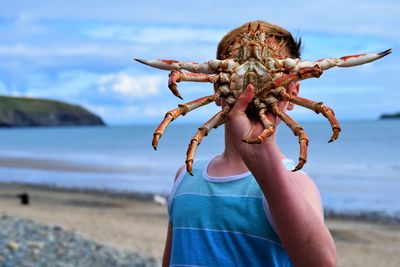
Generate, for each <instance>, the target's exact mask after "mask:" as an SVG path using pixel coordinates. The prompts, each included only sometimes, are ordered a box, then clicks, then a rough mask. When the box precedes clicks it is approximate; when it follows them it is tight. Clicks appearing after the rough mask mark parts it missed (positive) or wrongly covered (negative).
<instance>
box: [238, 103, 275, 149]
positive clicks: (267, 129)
mask: <svg viewBox="0 0 400 267" xmlns="http://www.w3.org/2000/svg"><path fill="white" fill-rule="evenodd" d="M265 113H266V109H265V108H263V109H260V111H259V113H258V114H259V116H260V119H261V122H262V124H263V125H264V130H263V131H262V132H261V134H259V135H258V136H257V137H256V138H253V139H250V137H249V136H250V135H251V131H250V132H249V135H248V136H247V137H246V138H245V139H243V140H242V141H243V142H246V143H248V144H260V143H262V142H263V141H264V140H265V139H267V138H268V137H270V136H271V135H272V134H273V133H274V131H275V125H274V124H273V123H272V121H271V120H270V119H269V118H268V116H267V115H266V114H265Z"/></svg>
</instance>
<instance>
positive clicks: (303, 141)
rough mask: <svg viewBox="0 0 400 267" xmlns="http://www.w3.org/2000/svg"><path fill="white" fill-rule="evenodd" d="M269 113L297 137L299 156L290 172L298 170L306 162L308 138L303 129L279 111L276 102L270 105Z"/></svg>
mask: <svg viewBox="0 0 400 267" xmlns="http://www.w3.org/2000/svg"><path fill="white" fill-rule="evenodd" d="M270 107H271V111H272V113H273V114H275V115H276V116H278V117H279V118H280V119H281V120H282V121H283V122H284V123H285V124H286V125H287V126H288V127H289V128H290V129H292V131H293V133H294V135H295V136H297V137H299V144H300V156H299V163H297V166H296V167H295V168H294V170H292V171H298V170H300V169H301V168H302V167H303V166H304V164H305V163H306V161H307V145H308V137H307V134H306V133H305V132H304V130H303V127H301V126H300V125H299V124H298V123H297V122H296V121H295V120H293V119H292V118H291V117H290V116H289V115H287V114H286V113H285V112H283V111H281V110H280V109H279V107H278V102H274V103H272V104H271V105H270Z"/></svg>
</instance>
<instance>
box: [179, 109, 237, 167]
mask: <svg viewBox="0 0 400 267" xmlns="http://www.w3.org/2000/svg"><path fill="white" fill-rule="evenodd" d="M230 110H231V108H230V107H229V106H225V107H224V108H223V109H222V110H221V111H220V112H218V113H217V114H215V115H214V116H213V117H212V118H211V119H209V120H208V121H207V122H206V123H205V124H204V125H203V126H201V127H199V130H198V131H197V133H196V134H195V135H194V136H193V137H192V140H191V141H190V144H189V148H188V150H187V153H186V170H187V172H188V173H189V174H190V175H193V173H192V170H193V161H194V154H195V153H196V150H197V147H198V146H199V145H200V143H201V140H202V139H203V137H204V136H207V135H208V133H209V132H210V131H211V130H212V128H217V127H218V126H219V125H221V121H224V120H225V118H226V116H227V115H228V113H229V111H230Z"/></svg>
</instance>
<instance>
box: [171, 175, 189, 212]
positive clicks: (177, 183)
mask: <svg viewBox="0 0 400 267" xmlns="http://www.w3.org/2000/svg"><path fill="white" fill-rule="evenodd" d="M186 172H187V171H186V167H184V168H183V169H182V171H181V173H180V174H179V176H178V178H176V181H175V183H174V186H173V187H172V190H171V193H169V195H168V214H169V215H170V216H171V205H172V200H173V198H174V195H175V192H176V190H177V189H178V186H179V185H180V183H181V182H182V180H183V176H185V174H186Z"/></svg>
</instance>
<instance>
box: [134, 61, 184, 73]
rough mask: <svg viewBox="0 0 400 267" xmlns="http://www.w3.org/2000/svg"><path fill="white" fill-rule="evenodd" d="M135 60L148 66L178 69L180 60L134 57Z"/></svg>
mask: <svg viewBox="0 0 400 267" xmlns="http://www.w3.org/2000/svg"><path fill="white" fill-rule="evenodd" d="M135 60H136V61H137V62H140V63H142V64H145V65H148V66H150V67H154V68H158V69H162V70H178V69H180V68H181V67H180V64H179V63H180V62H179V61H176V60H168V59H152V60H143V59H139V58H135Z"/></svg>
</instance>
